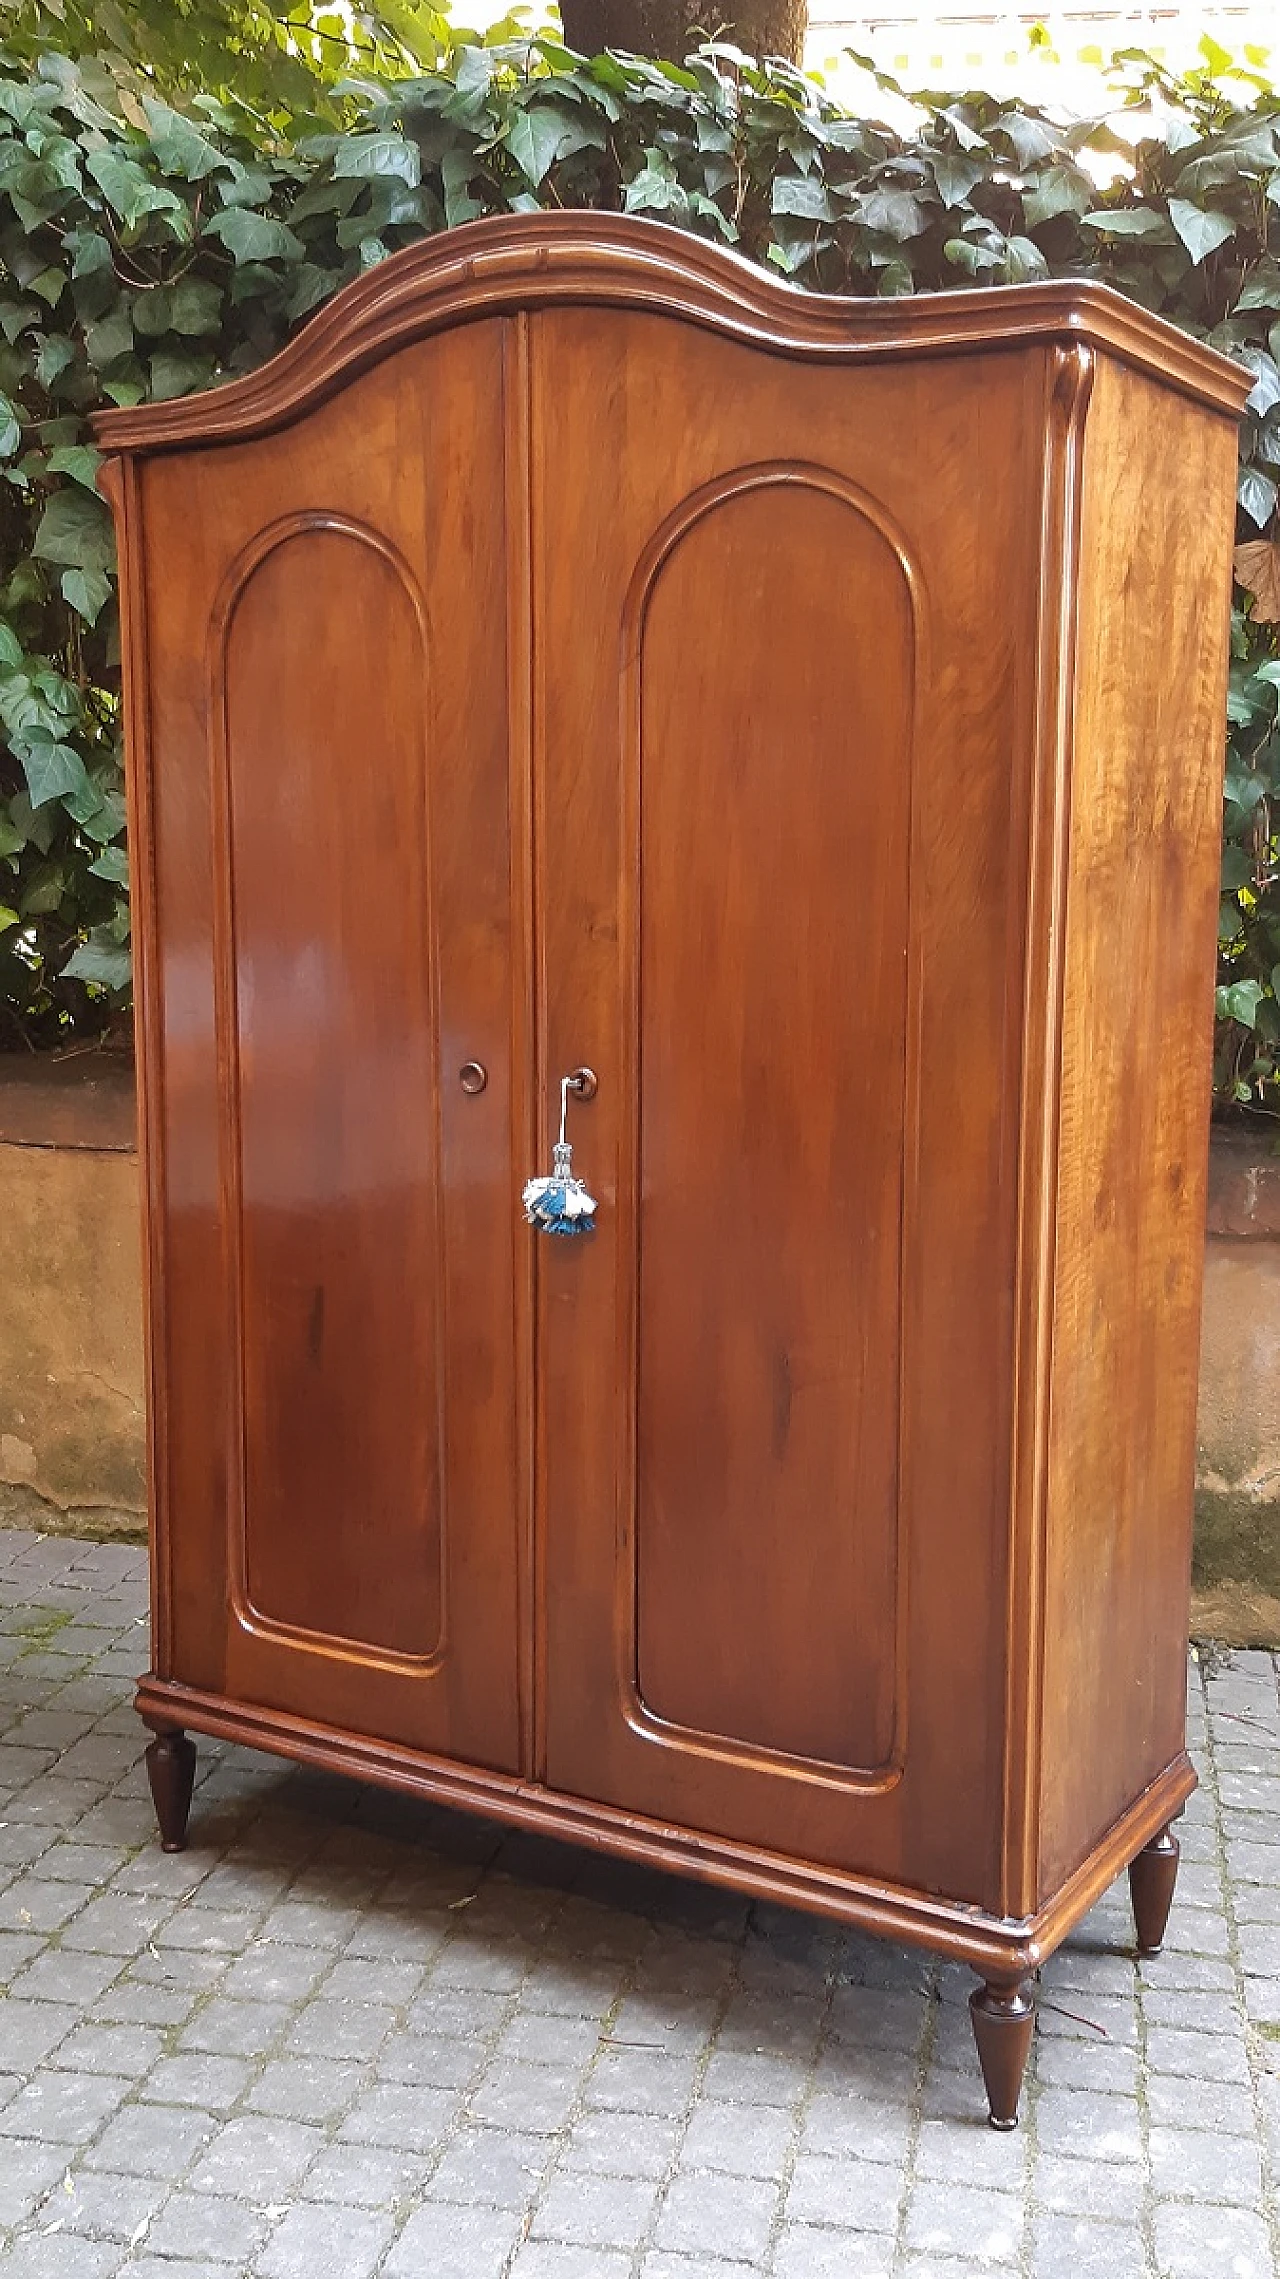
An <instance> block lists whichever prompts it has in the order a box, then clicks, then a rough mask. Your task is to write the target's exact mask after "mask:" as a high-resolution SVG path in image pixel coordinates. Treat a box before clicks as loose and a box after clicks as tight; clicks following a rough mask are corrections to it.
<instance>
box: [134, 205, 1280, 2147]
mask: <svg viewBox="0 0 1280 2279" xmlns="http://www.w3.org/2000/svg"><path fill="white" fill-rule="evenodd" d="M1248 385H1249V375H1247V374H1241V373H1240V372H1239V371H1238V370H1237V369H1236V368H1235V367H1234V366H1233V365H1231V364H1229V363H1227V362H1226V361H1225V360H1224V359H1223V358H1221V357H1219V356H1217V355H1215V354H1214V353H1212V352H1211V351H1209V350H1208V349H1205V348H1203V347H1202V346H1200V345H1198V344H1196V343H1194V342H1191V341H1189V340H1186V339H1184V338H1182V337H1181V336H1179V335H1178V334H1176V333H1174V332H1172V331H1171V330H1170V329H1169V328H1168V327H1166V326H1164V325H1162V324H1161V323H1159V322H1158V321H1157V320H1155V319H1153V318H1151V317H1149V316H1147V315H1146V314H1145V313H1144V312H1142V311H1140V310H1138V309H1135V308H1131V307H1130V306H1129V305H1128V304H1127V303H1125V302H1124V301H1122V300H1120V299H1119V298H1117V297H1116V296H1115V295H1113V294H1110V293H1108V292H1107V291H1105V290H1104V289H1101V288H1098V287H1094V286H1090V285H1078V286H1077V285H1044V286H1022V287H1019V288H1017V289H1016V290H1013V291H979V292H969V293H957V294H955V295H946V296H928V295H922V296H919V297H917V298H914V299H909V300H905V301H881V302H855V301H843V300H841V301H837V300H829V299H824V298H822V297H820V296H815V295H806V294H802V293H799V292H795V291H793V290H792V289H790V288H789V287H787V286H785V285H783V284H782V283H780V282H779V281H778V280H776V279H773V278H770V277H769V276H767V275H766V274H765V273H763V272H762V271H759V270H756V269H753V268H751V267H749V266H748V265H747V264H745V263H743V262H741V261H739V260H737V259H736V258H735V257H733V256H731V255H729V254H726V253H724V252H722V251H720V250H719V249H717V248H715V247H713V246H711V245H709V244H707V243H705V242H703V241H702V240H699V239H697V238H695V237H693V236H691V235H688V234H684V233H681V232H677V231H673V230H669V229H665V228H663V227H661V226H659V225H655V224H651V223H641V222H634V221H629V220H621V219H618V218H616V217H607V216H602V215H592V214H561V215H550V216H548V215H537V216H528V217H521V218H519V219H514V220H511V219H508V220H501V221H493V222H481V223H476V224H474V225H468V226H467V227H466V228H464V229H459V230H453V231H449V232H446V233H445V234H444V235H442V236H441V237H439V238H435V239H432V240H430V241H428V242H427V243H425V244H423V245H421V246H419V247H416V248H414V249H413V250H412V251H410V252H406V253H402V254H397V255H396V256H394V257H393V258H392V259H391V260H389V261H386V262H384V263H382V264H381V265H380V266H379V267H378V268H377V269H376V270H375V271H373V272H371V273H370V275H369V276H367V277H366V278H363V279H362V280H361V281H360V282H359V283H357V284H355V285H352V286H351V287H349V288H348V289H347V290H346V291H345V292H344V293H342V294H340V295H339V296H338V297H337V298H336V299H335V300H334V301H333V302H332V303H330V304H329V306H328V307H327V308H326V309H324V310H322V311H321V312H320V313H319V314H318V315H317V316H316V317H315V318H314V319H313V320H312V322H311V323H310V324H309V325H308V326H307V327H306V328H305V330H304V331H303V332H302V333H301V334H300V335H299V336H298V337H297V339H295V340H294V342H293V343H292V344H291V345H290V346H289V347H288V348H287V349H286V350H284V351H283V353H282V354H281V355H280V356H278V357H277V358H275V360H274V361H273V362H272V363H271V364H268V365H266V366H265V367H264V368H263V369H262V370H261V371H260V372H257V373H255V374H252V375H251V376H249V377H248V378H246V379H241V380H237V381H235V382H233V383H231V384H229V385H228V386H227V387H225V388H220V389H217V390H215V391H213V392H212V393H210V394H209V395H206V396H203V397H199V398H187V399H184V400H182V401H180V402H177V403H168V404H162V405H155V406H151V407H149V408H145V409H138V410H133V411H122V412H116V413H110V414H106V415H103V416H102V418H101V419H100V421H99V423H98V425H99V437H100V441H101V443H102V446H103V448H104V450H105V451H106V452H107V453H108V455H109V458H108V468H107V473H106V477H105V481H106V485H107V488H108V490H109V494H110V496H111V499H112V503H113V506H114V509H115V513H116V518H117V524H118V528H119V533H120V539H121V555H122V563H123V590H124V622H125V651H126V710H127V718H128V737H129V772H130V794H131V802H132V808H131V812H132V829H133V843H134V848H135V871H136V875H137V881H138V884H137V894H138V906H139V907H138V926H137V939H138V943H139V969H140V970H139V977H138V979H139V1006H140V1019H139V1035H140V1045H141V1059H142V1076H143V1083H142V1095H143V1140H144V1150H145V1163H146V1193H147V1226H148V1279H149V1292H150V1303H149V1314H150V1386H151V1407H150V1417H151V1445H152V1495H153V1559H154V1594H153V1597H154V1612H155V1641H154V1666H153V1669H152V1671H151V1672H150V1673H149V1674H148V1676H147V1677H146V1678H145V1679H144V1680H143V1681H142V1683H141V1685H140V1687H139V1695H138V1702H139V1708H140V1710H141V1713H142V1715H143V1717H144V1718H145V1719H146V1721H147V1722H148V1724H150V1725H151V1726H152V1728H153V1729H154V1731H155V1733H156V1734H157V1736H158V1740H157V1743H156V1745H155V1746H154V1748H153V1751H152V1752H151V1769H152V1774H153V1784H154V1786H155V1790H156V1800H157V1809H158V1812H159V1815H160V1819H161V1823H162V1829H163V1835H164V1840H165V1842H166V1843H169V1844H174V1843H180V1842H181V1841H182V1837H183V1830H184V1826H185V1820H186V1814H187V1810H188V1807H189V1801H190V1778H189V1775H190V1756H189V1752H188V1749H187V1747H186V1745H185V1744H184V1742H183V1739H182V1737H183V1736H184V1735H186V1734H188V1733H191V1732H207V1733H214V1734H222V1735H231V1736H234V1737H236V1738H238V1739H240V1740H242V1741H248V1742H251V1743H254V1744H256V1745H259V1746H262V1747H264V1748H271V1749H276V1750H280V1751H282V1752H283V1753H285V1754H286V1755H291V1756H295V1757H298V1758H302V1759H305V1760H306V1761H308V1762H313V1763H322V1764H326V1765H330V1766H333V1767H336V1768H340V1769H346V1770H348V1771H350V1772H352V1773H354V1774H358V1775H360V1776H361V1777H364V1778H369V1779H373V1780H378V1781H382V1782H385V1783H387V1784H388V1785H390V1786H393V1787H399V1788H403V1789H406V1790H409V1791H412V1792H415V1793H419V1794H423V1795H429V1796H435V1797H441V1798H447V1799H448V1800H450V1801H452V1802H454V1803H456V1804H460V1805H463V1806H465V1807H467V1808H469V1809H472V1810H475V1811H479V1812H483V1813H488V1814H491V1815H493V1816H494V1817H496V1818H499V1819H504V1820H506V1821H509V1822H513V1823H516V1824H518V1825H522V1826H530V1827H542V1828H545V1829H549V1830H554V1831H556V1832H558V1833H560V1834H561V1835H564V1836H567V1837H569V1838H571V1839H574V1840H577V1841H579V1842H582V1843H584V1844H588V1845H591V1846H593V1847H596V1848H599V1849H605V1850H611V1851H615V1852H618V1853H620V1854H622V1855H624V1856H627V1857H630V1858H633V1859H637V1860H643V1861H647V1862H651V1863H658V1864H661V1865H664V1866H667V1867H672V1868H676V1869H682V1870H684V1871H685V1872H688V1873H690V1874H693V1875H697V1876H700V1877H703V1878H707V1879H711V1880H713V1881H718V1882H722V1883H725V1884H728V1885H731V1886H733V1887H734V1888H736V1889H739V1890H742V1891H745V1892H750V1893H755V1894H758V1895H760V1896H764V1897H769V1898H772V1899H775V1900H782V1901H788V1902H791V1903H793V1904H795V1905H799V1906H805V1907H810V1908H815V1909H818V1910H819V1911H822V1912H825V1913H827V1914H830V1915H831V1916H833V1917H835V1918H836V1919H838V1920H840V1921H843V1922H846V1923H851V1924H857V1925H861V1926H863V1927H865V1928H868V1929H870V1930H873V1931H879V1932H883V1933H885V1934H887V1935H889V1936H892V1937H896V1938H901V1939H906V1940H909V1941H912V1942H915V1943H918V1944H920V1945H922V1946H925V1947H931V1948H934V1949H935V1950H937V1951H938V1952H940V1953H942V1954H944V1955H948V1956H951V1957H953V1958H956V1959H961V1960H964V1961H967V1962H968V1963H970V1964H971V1965H972V1966H973V1967H974V1968H975V1970H976V1971H977V1972H978V1976H979V1981H980V1983H979V1986H978V1988H977V1990H976V1993H975V1999H974V2004H973V2014H974V2028H975V2034H976V2037H977V2041H978V2048H979V2054H980V2056H981V2060H982V2070H983V2074H984V2076H985V2080H986V2086H987V2091H988V2097H989V2101H990V2108H991V2114H992V2118H993V2119H994V2120H995V2121H996V2122H997V2123H998V2124H999V2125H1001V2126H1007V2125H1011V2123H1012V2121H1013V2119H1014V2118H1015V2116H1016V2109H1017V2096H1018V2085H1019V2081H1020V2077H1021V2071H1022V2066H1023V2064H1024V2062H1025V2057H1026V2052H1027V2048H1028V2045H1029V2042H1030V2037H1031V2033H1032V2027H1033V2007H1032V1981H1033V1977H1034V1973H1035V1970H1036V1968H1037V1966H1038V1964H1039V1962H1040V1961H1041V1960H1042V1959H1043V1958H1044V1957H1045V1956H1046V1955H1047V1954H1048V1953H1049V1952H1051V1951H1052V1949H1053V1948H1054V1946H1056V1945H1057V1944H1058V1942H1059V1941H1060V1940H1061V1939H1062V1938H1063V1937H1064V1936H1065V1935H1066V1933H1067V1932H1068V1931H1069V1930H1070V1929H1071V1927H1072V1925H1073V1924H1074V1923H1076V1922H1077V1921H1078V1920H1079V1919H1080V1917H1081V1916H1082V1915H1083V1914H1084V1912H1085V1911H1086V1910H1087V1908H1088V1907H1089V1906H1090V1905H1091V1903H1092V1901H1093V1900H1094V1899H1095V1898H1096V1897H1097V1895H1098V1894H1099V1893H1100V1892H1101V1891H1102V1890H1103V1888H1104V1887H1105V1886H1106V1884H1107V1883H1108V1882H1109V1881H1110V1880H1111V1879H1112V1878H1113V1877H1114V1876H1116V1875H1117V1874H1119V1873H1120V1872H1121V1871H1122V1870H1123V1869H1124V1868H1125V1867H1127V1866H1128V1865H1129V1864H1130V1863H1131V1862H1136V1863H1137V1865H1136V1866H1135V1869H1134V1889H1135V1895H1136V1898H1137V1900H1138V1901H1139V1902H1141V1905H1140V1907H1139V1913H1140V1916H1141V1922H1140V1925H1139V1935H1140V1938H1141V1941H1142V1943H1143V1945H1144V1946H1145V1947H1150V1946H1151V1945H1152V1944H1154V1943H1158V1939H1159V1937H1160V1935H1162V1932H1163V1917H1164V1913H1165V1912H1167V1900H1168V1897H1169V1895H1170V1893H1171V1889H1172V1880H1173V1871H1174V1868H1175V1867H1176V1848H1175V1847H1174V1846H1173V1845H1172V1843H1171V1841H1169V1840H1166V1838H1165V1835H1164V1831H1166V1830H1167V1828H1168V1824H1169V1822H1170V1821H1171V1820H1172V1819H1173V1818H1174V1817H1175V1815H1176V1814H1177V1812H1178V1810H1179V1809H1180V1807H1181V1805H1182V1803H1183V1801H1184V1800H1185V1798H1186V1796H1187V1794H1188V1793H1189V1791H1190V1789H1191V1787H1192V1785H1193V1775H1192V1772H1191V1769H1190V1766H1189V1764H1188V1761H1187V1757H1186V1754H1185V1747H1184V1732H1183V1659H1184V1651H1185V1637H1186V1612H1187V1585H1188V1565H1189V1526H1190V1490H1191V1478H1192V1453H1193V1433H1194V1416H1195V1363H1196V1343H1197V1321H1198V1302H1199V1281H1198V1272H1199V1269H1198V1256H1199V1249H1200V1232H1201V1229H1200V1215H1201V1208H1202V1203H1203V1189H1204V1176H1205V1157H1206V1138H1205V1134H1206V1123H1207V1107H1208V1082H1209V1045H1210V1023H1211V1011H1212V989H1213V942H1214V913H1215V909H1216V881H1217V855H1216V848H1217V804H1218V800H1219V797H1220V775H1221V765H1222V758H1221V745H1222V737H1221V716H1222V701H1223V692H1224V685H1225V672H1226V607H1227V593H1228V580H1229V558H1230V544H1231V535H1232V504H1233V496H1234V465H1235V422H1236V419H1237V417H1238V414H1239V411H1240V408H1241V404H1242V401H1243V397H1244V394H1245V392H1246V390H1247V387H1248ZM601 468H608V469H609V480H608V482H607V483H605V482H602V481H601V479H600V470H601ZM1139 628H1140V633H1139ZM1135 785H1137V786H1139V787H1140V790H1141V800H1142V805H1143V812H1144V816H1145V817H1146V821H1145V823H1144V822H1143V820H1142V818H1140V817H1136V816H1135V812H1134V806H1133V801H1134V796H1135V792H1134V786H1135ZM1121 941H1123V942H1124V943H1126V944H1127V945H1128V947H1127V950H1126V955H1127V956H1128V957H1129V958H1130V960H1131V961H1132V958H1133V956H1134V955H1137V956H1138V957H1139V963H1140V965H1141V967H1142V971H1141V973H1140V976H1139V979H1140V981H1141V988H1140V991H1139V992H1138V993H1137V995H1136V996H1127V997H1126V1001H1125V1005H1124V1006H1123V1007H1117V1006H1116V1004H1115V1002H1114V998H1113V996H1112V995H1111V994H1110V993H1109V992H1108V991H1107V990H1106V989H1105V988H1103V987H1102V986H1100V984H1099V981H1098V978H1097V977H1098V975H1099V974H1100V973H1101V972H1102V971H1103V970H1104V969H1105V968H1106V966H1107V965H1108V964H1109V963H1110V962H1111V961H1112V960H1113V959H1114V956H1115V954H1116V945H1117V944H1118V943H1120V942H1121ZM1135 943H1137V944H1139V945H1140V948H1139V950H1138V951H1137V952H1135V950H1134V947H1133V945H1134V944H1135ZM1135 1008H1136V1010H1135ZM1139 1101H1140V1102H1141V1112H1140V1113H1136V1112H1135V1103H1136V1102H1139ZM562 1113H563V1128H562V1127H561V1116H562ZM553 1143H554V1147H553ZM553 1154H554V1161H553ZM535 1179H536V1180H540V1181H541V1184H540V1185H537V1186H535V1187H534V1188H533V1190H532V1193H533V1195H534V1196H535V1197H536V1198H538V1202H537V1207H536V1208H535V1209H533V1210H532V1212H531V1216H532V1218H533V1220H534V1222H535V1223H533V1224H529V1223H526V1220H525V1216H524V1213H523V1211H522V1208H521V1195H522V1192H523V1190H524V1188H525V1186H526V1184H527V1183H529V1182H530V1181H532V1180H535ZM592 1206H594V1208H593V1207H592ZM548 1230H550V1231H548ZM1157 1388H1158V1392H1159V1401H1158V1414H1157V1403H1156V1390H1157ZM175 1767H176V1768H177V1770H176V1771H175V1769H174V1768H175ZM1165 1853H1167V1854H1168V1855H1169V1857H1168V1860H1165V1859H1164V1854H1165ZM1157 1854H1160V1855H1161V1888H1160V1892H1159V1894H1158V1898H1159V1906H1157V1905H1156V1902H1155V1901H1154V1900H1151V1901H1150V1904H1147V1902H1148V1901H1149V1900H1150V1891H1149V1889H1148V1886H1150V1887H1151V1888H1152V1889H1154V1880H1153V1876H1151V1875H1148V1876H1147V1878H1146V1882H1145V1884H1144V1883H1143V1882H1142V1877H1141V1873H1140V1871H1141V1869H1142V1862H1143V1861H1144V1860H1146V1859H1150V1858H1152V1857H1154V1856H1156V1855H1157ZM1166 1869H1167V1872H1166ZM1143 1908H1145V1913H1144V1912H1143ZM1157 1915H1159V1916H1160V1922H1159V1924H1156V1917H1157ZM1153 1925H1154V1926H1155V1928H1154V1929H1153Z"/></svg>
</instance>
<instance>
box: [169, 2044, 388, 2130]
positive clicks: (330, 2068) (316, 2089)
mask: <svg viewBox="0 0 1280 2279" xmlns="http://www.w3.org/2000/svg"><path fill="white" fill-rule="evenodd" d="M206 2062H207V2063H210V2064H222V2065H231V2064H232V2063H234V2061H233V2060H232V2059H230V2058H223V2059H210V2060H207V2061H206ZM238 2070H240V2071H241V2072H242V2073H247V2068H243V2067H241V2068H239V2069H238ZM363 2078H364V2076H363V2075H362V2073H361V2069H360V2067H359V2066H356V2065H344V2064H338V2063H334V2062H331V2061H330V2060H329V2059H328V2058H322V2057H278V2058H273V2059H272V2060H271V2062H270V2064H269V2065H267V2066H266V2067H264V2069H263V2071H262V2072H261V2073H260V2074H259V2076H258V2078H257V2080H256V2081H255V2082H254V2084H253V2087H252V2089H251V2090H250V2092H249V2095H248V2097H247V2099H246V2103H247V2105H248V2107H249V2108H250V2110H251V2111H253V2112H257V2113H281V2114H286V2115H288V2116H290V2117H291V2118H292V2119H294V2120H297V2121H333V2120H336V2119H337V2118H338V2115H339V2114H340V2113H344V2112H345V2111H346V2109H347V2107H348V2105H350V2103H351V2102H352V2099H353V2098H354V2097H355V2094H356V2092H357V2090H358V2089H359V2087H360V2084H361V2081H362V2079H363Z"/></svg>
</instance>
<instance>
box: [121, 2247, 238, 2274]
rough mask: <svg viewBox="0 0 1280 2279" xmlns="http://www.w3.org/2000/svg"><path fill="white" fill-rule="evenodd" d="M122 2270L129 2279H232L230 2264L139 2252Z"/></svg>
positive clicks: (131, 2257)
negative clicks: (194, 2260)
mask: <svg viewBox="0 0 1280 2279" xmlns="http://www.w3.org/2000/svg"><path fill="white" fill-rule="evenodd" d="M122 2269H123V2270H125V2271H127V2273H128V2274H129V2279H232V2266H231V2265H230V2264H228V2263H209V2262H205V2261H203V2260H202V2261H200V2262H193V2261H192V2260H191V2259H190V2257H188V2256H185V2255H184V2256H180V2257H178V2258H177V2259H170V2257H169V2256H167V2255H166V2256H165V2257H163V2258H161V2257H160V2256H156V2255H147V2254H145V2253H142V2252H140V2253H139V2254H138V2255H136V2256H132V2255H131V2256H130V2257H129V2260H128V2262H127V2263H126V2264H124V2265H123V2266H122ZM236 2279H239V2274H237V2275H236Z"/></svg>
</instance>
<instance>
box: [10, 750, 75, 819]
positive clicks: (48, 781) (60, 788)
mask: <svg viewBox="0 0 1280 2279" xmlns="http://www.w3.org/2000/svg"><path fill="white" fill-rule="evenodd" d="M18 757H19V759H20V760H21V762H22V772H23V774H24V775H25V777H26V779H27V794H28V797H29V798H30V801H31V805H32V807H33V808H35V807H46V806H47V805H48V803H49V801H50V800H51V799H63V798H65V797H66V796H67V794H68V793H74V792H82V791H84V790H85V788H86V786H87V785H88V783H89V774H88V770H87V768H86V767H85V764H84V761H83V760H82V759H81V757H80V754H79V753H78V752H77V751H76V749H75V746H74V745H72V744H62V743H58V742H56V741H55V740H54V739H53V738H51V737H43V736H39V737H37V736H35V735H33V737H32V740H31V741H30V742H28V741H27V740H26V739H25V738H24V739H23V741H22V742H21V744H20V745H19V748H18Z"/></svg>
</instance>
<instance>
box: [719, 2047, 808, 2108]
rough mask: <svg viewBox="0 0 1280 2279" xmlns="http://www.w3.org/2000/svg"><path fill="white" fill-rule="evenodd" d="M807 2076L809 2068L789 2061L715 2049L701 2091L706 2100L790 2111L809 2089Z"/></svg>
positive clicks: (753, 2053)
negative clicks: (764, 2106) (774, 2107)
mask: <svg viewBox="0 0 1280 2279" xmlns="http://www.w3.org/2000/svg"><path fill="white" fill-rule="evenodd" d="M809 2075H810V2068H809V2067H808V2066H806V2065H803V2064H801V2063H799V2062H798V2061H797V2060H796V2059H795V2058H792V2057H784V2056H777V2057H772V2056H770V2055H769V2053H768V2052H767V2051H765V2052H762V2053H760V2054H757V2053H755V2052H750V2053H749V2052H747V2051H745V2050H721V2049H716V2050H713V2051H712V2052H711V2056H710V2058H709V2060H708V2062H707V2069H706V2073H705V2075H704V2076H703V2089H704V2092H705V2094H706V2095H707V2096H708V2097H720V2098H727V2099H729V2100H730V2101H731V2102H734V2103H737V2104H742V2105H779V2106H782V2107H783V2108H785V2109H793V2108H794V2107H795V2106H797V2105H798V2104H799V2103H800V2100H801V2098H802V2097H803V2096H804V2095H805V2092H806V2090H807V2089H808V2087H809Z"/></svg>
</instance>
